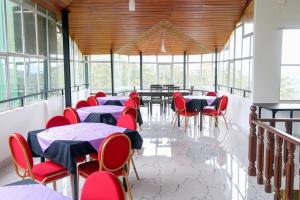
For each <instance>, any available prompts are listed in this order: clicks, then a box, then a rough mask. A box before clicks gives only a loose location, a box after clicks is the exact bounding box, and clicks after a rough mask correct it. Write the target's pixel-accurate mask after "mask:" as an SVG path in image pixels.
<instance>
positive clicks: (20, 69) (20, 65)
mask: <svg viewBox="0 0 300 200" xmlns="http://www.w3.org/2000/svg"><path fill="white" fill-rule="evenodd" d="M24 77H25V65H24V58H18V57H9V87H10V97H11V98H15V97H21V96H24V95H25V85H24V81H25V78H24ZM20 105H21V103H20V101H14V102H12V103H11V107H12V108H15V107H18V106H20Z"/></svg>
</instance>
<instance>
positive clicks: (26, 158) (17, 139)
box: [8, 133, 69, 190]
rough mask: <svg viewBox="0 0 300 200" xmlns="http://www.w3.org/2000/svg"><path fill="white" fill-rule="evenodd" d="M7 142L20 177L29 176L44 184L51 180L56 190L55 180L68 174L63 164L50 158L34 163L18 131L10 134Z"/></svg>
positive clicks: (26, 144)
mask: <svg viewBox="0 0 300 200" xmlns="http://www.w3.org/2000/svg"><path fill="white" fill-rule="evenodd" d="M8 142H9V149H10V152H11V155H12V158H13V163H14V165H15V170H16V173H17V175H18V176H19V177H21V178H22V179H24V178H26V177H30V178H32V179H33V180H35V181H38V182H40V183H42V184H44V185H46V184H48V183H51V182H52V183H53V188H54V190H56V181H57V180H59V179H62V178H64V177H67V176H69V173H68V171H67V170H66V169H65V168H64V167H63V166H61V165H59V164H57V163H55V162H53V161H50V160H48V161H46V162H42V163H39V164H36V165H34V164H33V159H32V154H31V151H30V148H29V145H28V143H27V142H26V140H25V138H24V137H23V136H22V135H21V134H20V133H14V134H11V135H10V136H9V140H8ZM20 171H21V174H20Z"/></svg>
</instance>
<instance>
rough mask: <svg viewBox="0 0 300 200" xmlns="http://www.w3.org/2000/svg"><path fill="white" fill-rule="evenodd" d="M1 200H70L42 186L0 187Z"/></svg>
mask: <svg viewBox="0 0 300 200" xmlns="http://www.w3.org/2000/svg"><path fill="white" fill-rule="evenodd" d="M0 199H3V200H30V199H38V200H70V198H68V197H65V196H63V195H62V194H60V193H57V192H55V191H53V190H51V189H50V188H48V187H46V186H44V185H41V184H31V185H13V186H4V187H0Z"/></svg>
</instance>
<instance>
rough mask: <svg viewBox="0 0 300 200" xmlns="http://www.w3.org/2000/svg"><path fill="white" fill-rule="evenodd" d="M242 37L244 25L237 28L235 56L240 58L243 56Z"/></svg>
mask: <svg viewBox="0 0 300 200" xmlns="http://www.w3.org/2000/svg"><path fill="white" fill-rule="evenodd" d="M242 37H243V27H242V26H240V27H238V28H237V29H236V30H235V58H240V57H241V56H242V39H243V38H242ZM243 48H244V47H243Z"/></svg>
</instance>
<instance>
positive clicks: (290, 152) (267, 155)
mask: <svg viewBox="0 0 300 200" xmlns="http://www.w3.org/2000/svg"><path fill="white" fill-rule="evenodd" d="M249 118H250V119H249V122H250V134H249V150H248V159H249V166H248V175H249V176H257V183H258V184H261V185H262V184H265V192H267V193H271V192H272V185H271V179H272V178H274V186H273V187H274V199H275V200H279V199H283V198H284V199H286V200H290V199H291V198H292V191H293V187H294V177H295V175H296V174H295V164H294V154H295V148H296V146H300V139H298V138H296V137H294V136H292V135H291V134H292V133H291V130H292V128H291V127H292V125H293V123H294V122H300V119H299V118H293V119H291V118H288V119H258V118H257V114H256V106H251V113H250V116H249ZM277 122H281V123H282V122H283V123H284V124H285V129H286V130H285V132H284V131H281V130H279V129H276V128H275V124H276V123H277ZM265 138H266V139H267V141H266V142H265V141H264V139H265ZM265 145H266V147H265ZM284 176H285V192H284V193H283V194H284V195H285V197H282V196H281V192H280V189H281V183H282V180H284V179H283V177H284ZM298 200H300V195H298Z"/></svg>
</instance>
